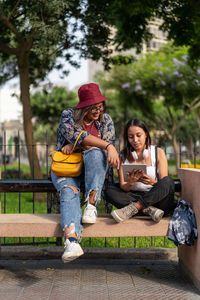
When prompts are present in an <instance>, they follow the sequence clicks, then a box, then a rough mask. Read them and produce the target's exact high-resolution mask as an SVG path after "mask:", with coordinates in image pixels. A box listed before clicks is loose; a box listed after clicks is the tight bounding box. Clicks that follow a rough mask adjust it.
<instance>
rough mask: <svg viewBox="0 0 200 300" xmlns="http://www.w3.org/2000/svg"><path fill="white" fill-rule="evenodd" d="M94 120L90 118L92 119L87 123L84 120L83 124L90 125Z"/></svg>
mask: <svg viewBox="0 0 200 300" xmlns="http://www.w3.org/2000/svg"><path fill="white" fill-rule="evenodd" d="M93 122H94V121H93V120H92V121H90V122H89V123H87V122H86V121H84V123H85V125H87V126H88V125H91V124H92V123H93Z"/></svg>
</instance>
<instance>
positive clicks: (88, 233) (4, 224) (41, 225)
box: [0, 214, 170, 237]
mask: <svg viewBox="0 0 200 300" xmlns="http://www.w3.org/2000/svg"><path fill="white" fill-rule="evenodd" d="M169 221H170V218H163V219H162V220H161V221H160V222H159V223H155V222H153V221H152V220H151V219H150V218H149V217H145V216H144V217H135V218H132V219H129V220H127V221H125V222H123V223H120V224H117V223H116V222H115V221H114V220H113V218H112V217H111V216H110V215H106V216H105V215H104V216H99V217H98V218H97V222H96V223H95V224H91V225H89V224H86V225H84V229H83V234H82V236H83V237H134V236H135V237H136V236H166V235H167V231H168V226H169ZM62 236H63V232H62V229H61V227H60V215H59V214H1V215H0V237H62Z"/></svg>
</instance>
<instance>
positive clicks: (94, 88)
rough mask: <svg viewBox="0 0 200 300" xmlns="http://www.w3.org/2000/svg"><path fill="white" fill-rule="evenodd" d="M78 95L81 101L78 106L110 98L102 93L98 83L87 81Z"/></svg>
mask: <svg viewBox="0 0 200 300" xmlns="http://www.w3.org/2000/svg"><path fill="white" fill-rule="evenodd" d="M78 97H79V103H78V104H77V106H76V108H83V107H86V106H89V105H92V104H97V103H99V102H102V101H105V100H106V99H108V98H106V97H104V96H102V95H101V92H100V90H99V86H98V85H97V84H96V83H87V84H84V85H82V86H81V87H80V88H79V90H78Z"/></svg>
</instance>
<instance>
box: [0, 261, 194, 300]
mask: <svg viewBox="0 0 200 300" xmlns="http://www.w3.org/2000/svg"><path fill="white" fill-rule="evenodd" d="M15 299H17V300H68V299H70V300H90V299H91V300H99V299H101V300H107V299H109V300H111V299H113V300H118V299H119V300H123V299H124V300H131V299H137V300H139V299H141V300H145V299H151V300H156V299H159V300H160V299H174V300H177V299H180V300H184V299H187V300H192V299H194V300H198V299H200V293H199V292H198V290H197V289H196V288H195V287H194V286H193V285H192V284H190V283H188V282H187V281H185V280H184V279H183V278H182V277H181V274H180V272H179V270H178V264H177V261H175V260H173V261H169V260H138V259H137V260H133V259H78V260H76V261H73V262H71V263H68V264H63V263H62V261H61V260H58V259H49V260H12V259H9V260H0V300H15Z"/></svg>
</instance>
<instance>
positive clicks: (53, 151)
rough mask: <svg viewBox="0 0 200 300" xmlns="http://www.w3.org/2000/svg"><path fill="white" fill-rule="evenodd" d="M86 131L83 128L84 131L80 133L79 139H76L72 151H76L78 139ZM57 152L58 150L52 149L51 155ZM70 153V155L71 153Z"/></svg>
mask: <svg viewBox="0 0 200 300" xmlns="http://www.w3.org/2000/svg"><path fill="white" fill-rule="evenodd" d="M84 131H85V130H82V131H81V132H80V133H79V135H78V137H77V139H76V141H75V143H74V146H73V148H72V152H73V151H74V149H75V147H76V144H77V142H78V140H79V138H80V136H81V134H82V133H83V132H84ZM55 152H57V151H56V150H51V151H50V156H52V154H53V153H55ZM69 155H70V154H69Z"/></svg>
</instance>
